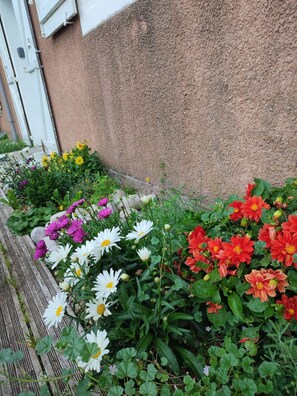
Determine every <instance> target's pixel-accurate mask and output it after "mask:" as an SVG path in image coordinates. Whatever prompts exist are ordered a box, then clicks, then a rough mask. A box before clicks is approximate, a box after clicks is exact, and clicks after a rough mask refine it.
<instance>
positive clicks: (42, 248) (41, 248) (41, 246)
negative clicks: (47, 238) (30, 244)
mask: <svg viewBox="0 0 297 396" xmlns="http://www.w3.org/2000/svg"><path fill="white" fill-rule="evenodd" d="M46 252H47V247H46V244H45V242H44V240H43V239H41V240H40V241H39V242H38V243H37V245H36V250H35V253H34V260H38V259H39V258H41V257H43V256H44V255H45V253H46Z"/></svg>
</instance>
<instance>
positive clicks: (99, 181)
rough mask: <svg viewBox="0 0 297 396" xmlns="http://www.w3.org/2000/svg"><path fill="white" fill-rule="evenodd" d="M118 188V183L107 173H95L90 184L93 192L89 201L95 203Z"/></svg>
mask: <svg viewBox="0 0 297 396" xmlns="http://www.w3.org/2000/svg"><path fill="white" fill-rule="evenodd" d="M118 188H120V184H119V183H118V182H117V181H116V180H114V179H112V178H111V177H109V176H107V175H103V176H102V175H100V174H97V175H96V176H95V180H94V181H93V184H92V190H93V193H92V195H91V197H90V202H91V203H93V204H97V203H98V201H99V200H100V199H101V198H104V197H108V196H110V195H111V194H112V193H113V192H114V191H115V190H116V189H118Z"/></svg>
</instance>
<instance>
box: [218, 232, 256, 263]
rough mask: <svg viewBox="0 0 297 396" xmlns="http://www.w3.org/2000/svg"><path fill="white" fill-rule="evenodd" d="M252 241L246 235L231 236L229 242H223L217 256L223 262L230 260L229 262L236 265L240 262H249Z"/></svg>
mask: <svg viewBox="0 0 297 396" xmlns="http://www.w3.org/2000/svg"><path fill="white" fill-rule="evenodd" d="M253 246H254V242H253V241H251V240H250V238H249V237H248V236H246V235H244V236H243V237H241V236H233V237H231V242H223V249H222V250H221V251H220V252H219V254H218V257H219V259H220V260H222V261H223V262H224V261H225V260H230V262H231V264H234V265H236V266H238V265H239V264H240V263H247V264H249V263H250V262H251V259H252V254H253V252H254V248H253Z"/></svg>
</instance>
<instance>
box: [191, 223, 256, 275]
mask: <svg viewBox="0 0 297 396" xmlns="http://www.w3.org/2000/svg"><path fill="white" fill-rule="evenodd" d="M188 243H189V253H190V254H191V256H189V257H187V259H186V262H185V263H186V265H188V266H189V267H190V269H191V271H193V272H196V273H198V272H200V271H201V270H203V271H205V272H206V273H209V272H211V271H212V270H213V269H214V262H215V261H216V262H217V265H218V270H219V273H220V275H221V277H222V278H223V277H225V276H227V275H235V274H236V271H237V268H238V267H239V264H240V263H246V264H249V263H250V262H251V259H252V254H253V252H254V248H253V245H254V242H253V241H251V239H250V238H249V237H248V236H247V235H244V236H233V237H231V240H230V242H223V241H222V238H215V239H211V238H209V237H208V236H207V235H206V232H205V230H204V229H203V228H202V227H201V226H198V227H196V228H195V229H194V230H193V231H192V232H191V233H190V234H189V235H188Z"/></svg>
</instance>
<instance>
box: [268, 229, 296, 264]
mask: <svg viewBox="0 0 297 396" xmlns="http://www.w3.org/2000/svg"><path fill="white" fill-rule="evenodd" d="M296 253H297V233H295V234H291V233H290V232H289V231H283V232H282V233H279V234H278V235H277V237H276V238H275V239H274V240H273V241H272V242H271V257H272V258H273V259H274V260H277V261H279V262H281V263H284V264H285V266H286V267H290V266H291V265H292V264H294V267H295V268H297V262H293V260H294V257H293V256H294V254H296Z"/></svg>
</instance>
